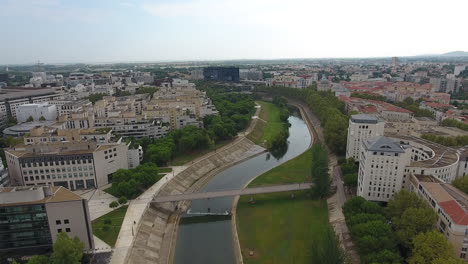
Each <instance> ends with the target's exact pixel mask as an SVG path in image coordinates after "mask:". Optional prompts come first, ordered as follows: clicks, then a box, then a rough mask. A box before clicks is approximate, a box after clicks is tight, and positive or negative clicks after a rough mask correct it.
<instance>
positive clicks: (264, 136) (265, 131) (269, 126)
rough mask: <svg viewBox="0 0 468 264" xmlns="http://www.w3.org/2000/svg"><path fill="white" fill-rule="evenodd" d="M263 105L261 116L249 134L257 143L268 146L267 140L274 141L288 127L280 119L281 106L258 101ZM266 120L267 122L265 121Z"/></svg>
mask: <svg viewBox="0 0 468 264" xmlns="http://www.w3.org/2000/svg"><path fill="white" fill-rule="evenodd" d="M256 103H257V104H259V105H260V106H261V110H260V115H259V118H260V119H261V120H258V121H257V124H256V125H255V127H254V129H253V131H252V132H251V133H250V134H249V135H248V136H247V137H248V138H249V139H250V140H252V141H253V142H254V143H255V144H258V145H262V146H267V145H268V143H267V142H272V141H273V139H275V138H276V137H277V135H278V134H279V133H280V132H281V131H283V130H285V129H288V127H287V126H286V125H285V123H284V122H282V121H281V119H280V108H279V107H277V106H276V105H274V104H272V103H269V102H264V101H256ZM265 122H266V123H265Z"/></svg>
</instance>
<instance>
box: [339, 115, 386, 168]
mask: <svg viewBox="0 0 468 264" xmlns="http://www.w3.org/2000/svg"><path fill="white" fill-rule="evenodd" d="M384 127H385V122H383V121H382V120H379V119H378V118H377V117H375V116H371V115H363V114H361V115H352V116H351V118H350V119H349V126H348V140H347V145H346V158H354V159H355V160H356V161H359V152H360V148H361V143H362V142H363V141H364V140H366V139H368V138H372V137H377V136H383V134H384Z"/></svg>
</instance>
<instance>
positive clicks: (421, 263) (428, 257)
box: [408, 230, 455, 264]
mask: <svg viewBox="0 0 468 264" xmlns="http://www.w3.org/2000/svg"><path fill="white" fill-rule="evenodd" d="M413 245H414V247H413V252H412V253H413V254H412V256H411V257H410V258H409V259H408V264H427V263H433V262H434V261H437V262H439V263H440V261H441V260H442V259H443V260H449V259H451V258H453V256H454V253H455V252H454V250H453V247H452V245H451V244H449V242H448V241H447V239H445V237H444V235H442V234H441V233H440V232H438V231H436V230H433V231H429V232H427V233H421V234H419V235H417V236H416V237H415V238H414V241H413ZM443 263H446V262H443Z"/></svg>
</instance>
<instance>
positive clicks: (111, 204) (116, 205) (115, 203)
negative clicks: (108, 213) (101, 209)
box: [109, 201, 119, 208]
mask: <svg viewBox="0 0 468 264" xmlns="http://www.w3.org/2000/svg"><path fill="white" fill-rule="evenodd" d="M118 206H119V203H118V202H116V201H112V202H111V203H110V204H109V207H110V208H116V207H118Z"/></svg>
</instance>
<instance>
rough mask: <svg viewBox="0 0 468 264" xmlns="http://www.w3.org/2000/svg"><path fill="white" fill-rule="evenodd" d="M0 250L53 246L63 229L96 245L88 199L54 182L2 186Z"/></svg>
mask: <svg viewBox="0 0 468 264" xmlns="http://www.w3.org/2000/svg"><path fill="white" fill-rule="evenodd" d="M0 202H1V203H0V230H2V232H0V251H13V252H14V251H17V252H21V253H23V254H24V253H25V252H27V251H28V250H30V249H34V250H36V251H35V252H36V254H37V252H38V250H44V251H46V250H50V248H51V247H52V245H53V243H54V242H55V241H56V239H57V234H59V233H60V232H65V233H67V234H68V235H69V236H70V237H78V238H79V239H80V241H81V242H83V244H84V249H85V250H91V249H93V248H94V240H93V232H92V230H91V220H90V216H89V209H88V202H87V201H86V199H84V198H81V197H80V196H79V195H77V194H74V193H73V192H71V191H69V190H67V189H65V188H63V187H60V186H58V187H52V186H29V187H6V188H0Z"/></svg>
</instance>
